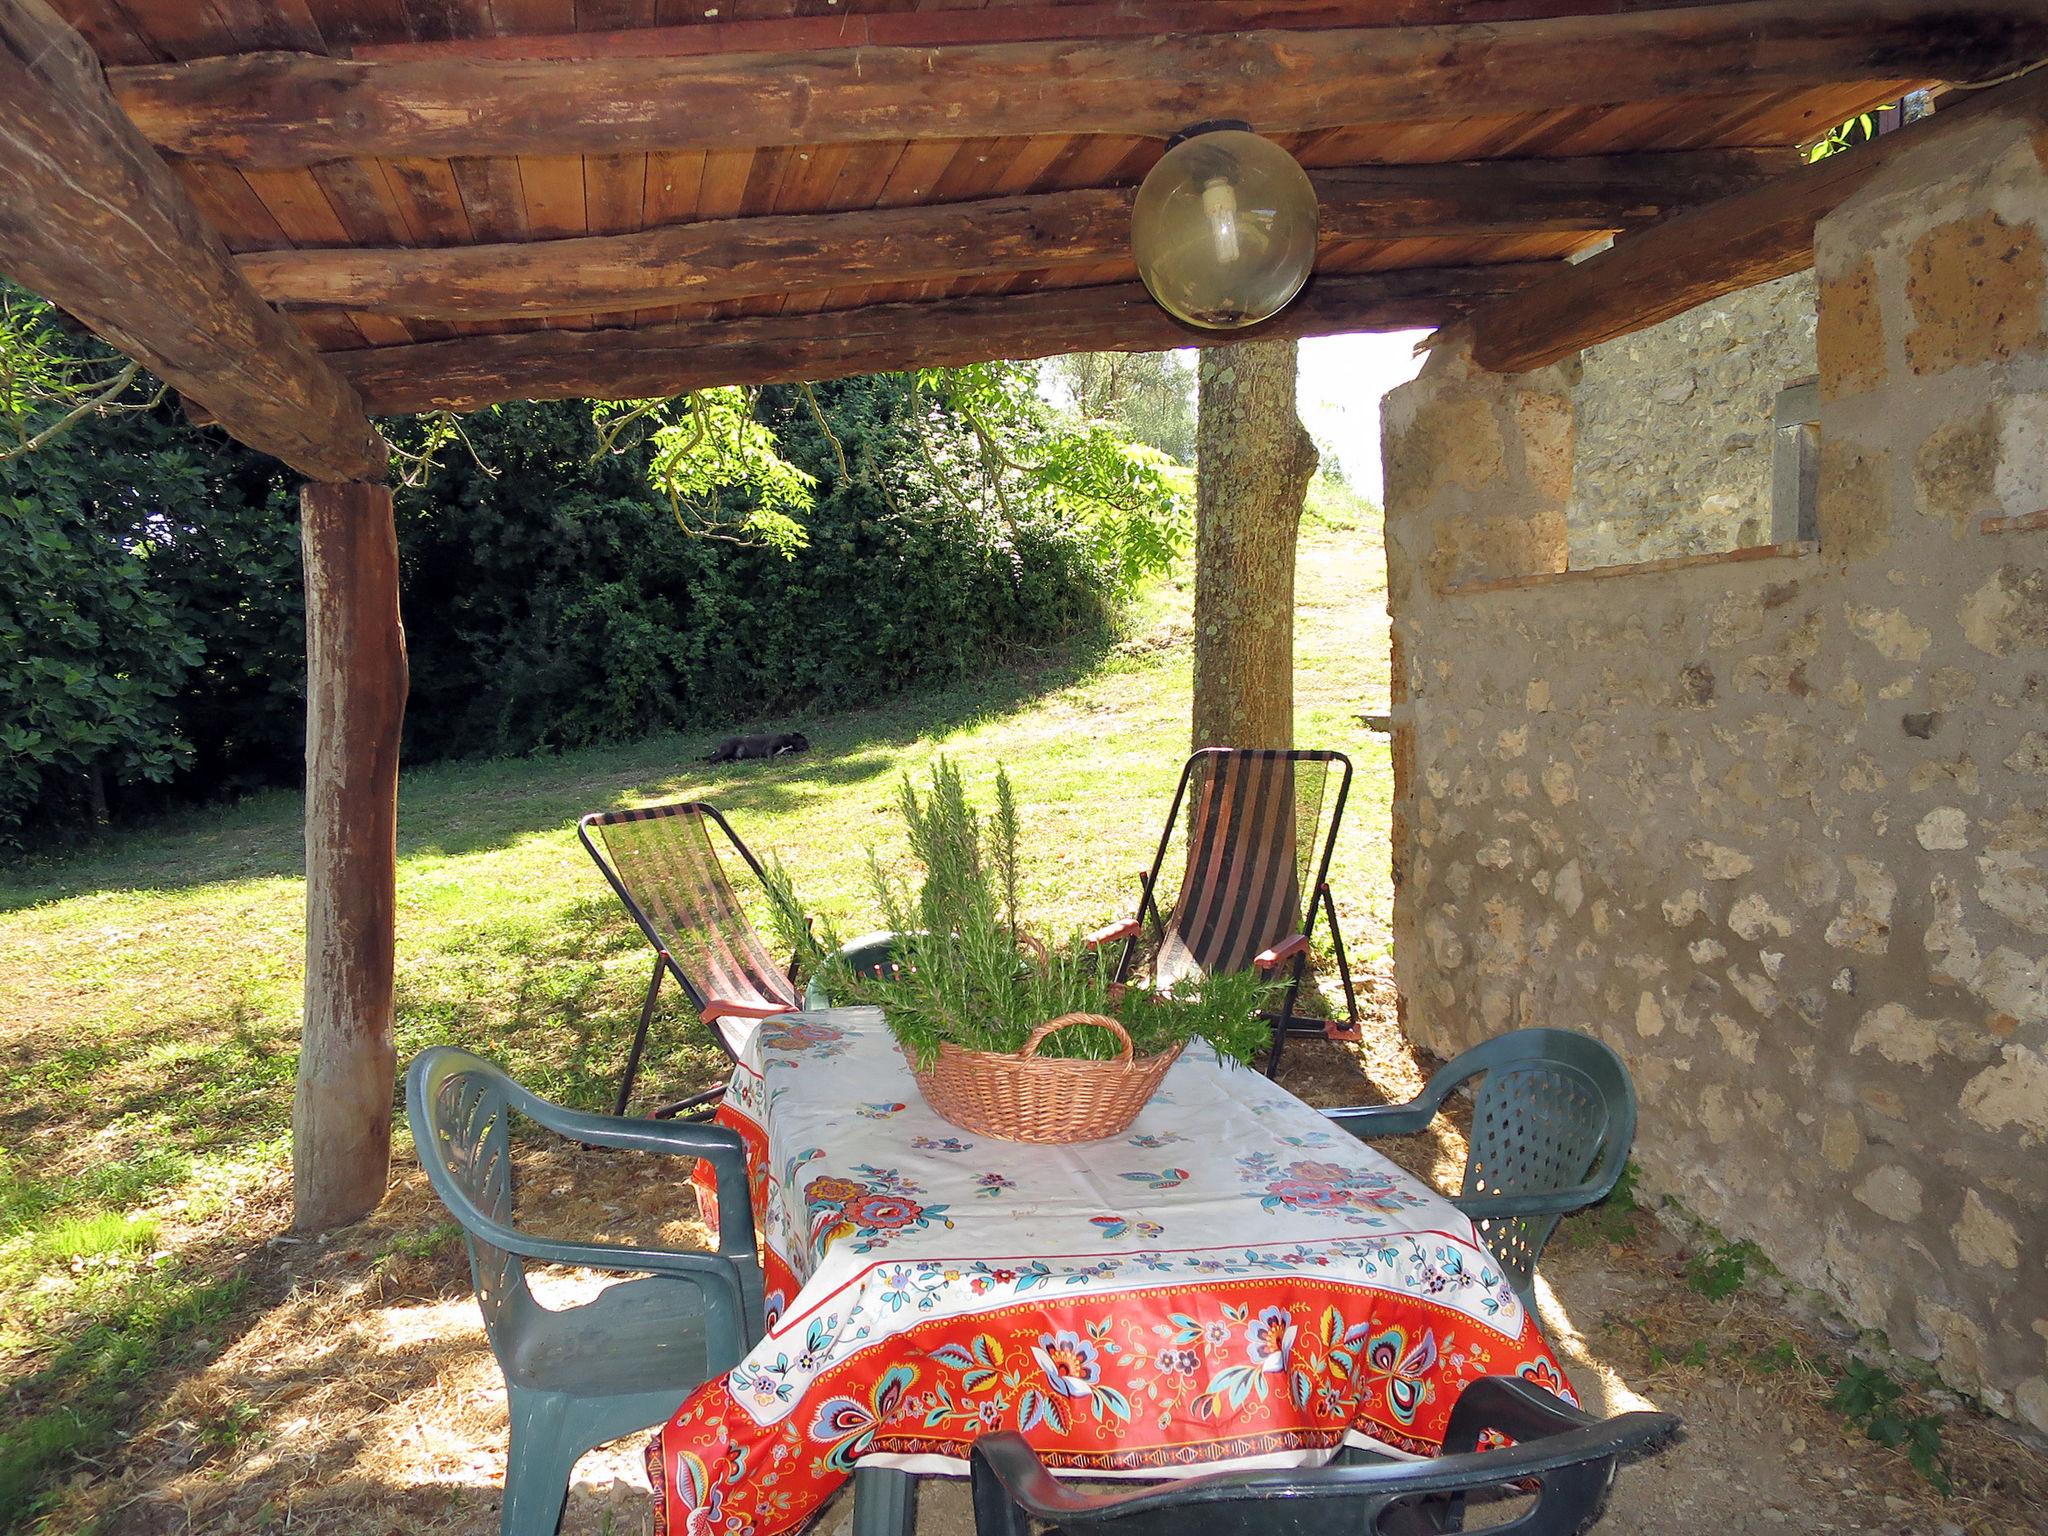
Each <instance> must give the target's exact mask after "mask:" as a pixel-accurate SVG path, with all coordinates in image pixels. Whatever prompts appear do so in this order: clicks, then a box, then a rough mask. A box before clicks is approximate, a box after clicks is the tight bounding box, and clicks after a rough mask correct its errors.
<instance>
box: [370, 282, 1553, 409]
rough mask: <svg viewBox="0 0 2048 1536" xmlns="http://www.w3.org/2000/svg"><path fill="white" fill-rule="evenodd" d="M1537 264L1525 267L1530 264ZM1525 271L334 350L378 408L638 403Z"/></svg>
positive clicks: (1129, 338)
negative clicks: (1184, 297) (1214, 300)
mask: <svg viewBox="0 0 2048 1536" xmlns="http://www.w3.org/2000/svg"><path fill="white" fill-rule="evenodd" d="M1543 270H1546V269H1545V268H1542V267H1539V268H1537V269H1536V272H1541V271H1543ZM1534 275H1535V273H1532V272H1531V271H1530V270H1529V269H1528V268H1518V267H1496V268H1483V269H1476V270H1475V269H1460V270H1453V271H1433V272H1393V273H1384V274H1379V275H1375V276H1370V277H1347V278H1335V279H1330V280H1324V279H1320V278H1319V279H1316V280H1315V281H1313V282H1311V283H1310V285H1309V287H1308V288H1307V289H1306V290H1305V291H1304V292H1303V294H1302V296H1301V298H1300V299H1298V300H1297V301H1296V302H1295V303H1294V304H1293V305H1292V306H1290V307H1289V308H1288V309H1287V310H1285V311H1284V312H1283V313H1282V314H1281V315H1280V316H1278V317H1277V318H1276V319H1274V320H1272V321H1269V322H1267V323H1266V325H1264V326H1260V327H1255V328H1253V329H1252V330H1249V331H1227V332H1221V331H1206V332H1197V331H1193V330H1191V329H1189V328H1187V327H1185V326H1182V325H1180V324H1179V323H1178V322H1176V321H1175V320H1174V319H1173V318H1172V317H1171V316H1169V315H1168V314H1167V313H1166V312H1165V311H1164V310H1162V309H1160V308H1159V307H1158V305H1156V304H1154V303H1153V302H1152V299H1151V296H1150V295H1149V294H1147V293H1146V292H1145V290H1144V288H1143V287H1142V286H1141V285H1139V284H1137V283H1123V284H1117V285H1115V286H1109V287H1096V288H1072V289H1057V290H1048V291H1045V292H1041V293H1034V294H1007V295H1002V296H998V297H993V298H965V299H942V300H937V301H932V302H926V303H918V304H890V305H878V306H873V307H870V308H867V309H859V310H847V311H840V312H838V313H835V314H822V315H820V314H798V315H774V316H765V317H757V318H753V319H742V318H732V319H725V320H720V321H716V322H691V323H683V324H678V325H670V326H653V327H644V328H641V329H638V330H620V331H599V332H594V333H590V334H574V333H568V332H561V331H529V332H525V333H522V334H519V335H516V336H489V337H468V338H463V339H460V340H456V341H447V342H435V343H428V344H424V345H416V346H409V347H387V348H378V349H374V350H369V351H361V352H338V353H334V354H332V361H333V363H334V365H335V366H336V367H337V368H339V369H340V370H341V371H342V372H343V374H344V376H346V377H347V378H349V379H350V380H351V381H352V382H353V383H354V384H355V385H356V387H357V388H358V389H359V390H360V391H362V393H363V396H364V398H365V399H366V400H368V401H370V402H371V404H372V405H373V407H374V408H375V409H377V410H379V411H380V412H397V411H419V410H430V409H436V408H441V407H446V408H451V409H455V410H473V409H475V408H476V407H478V406H482V405H488V404H491V403H494V402H496V401H500V400H511V399H559V398H564V397H573V396H584V395H600V396H611V397H614V398H642V397H646V396H653V395H673V394H680V393H684V392H686V391H688V390H691V389H701V388H706V387H709V386H713V385H721V384H764V383H775V382H780V381H785V380H791V379H802V378H810V379H822V378H840V377H844V376H846V375H849V374H855V373H875V372H887V371H891V370H896V369H902V368H908V367H926V366H928V367H940V366H954V365H959V364H963V363H970V362H982V361H987V360H988V359H990V358H996V357H1012V358H1025V357H1048V356H1053V355H1056V354H1059V353H1064V352H1088V351H1101V350H1105V349H1114V350H1126V351H1158V350H1161V349H1164V348H1169V347H1183V346H1205V345H1214V344H1218V343H1223V342H1230V341H1239V340H1244V339H1246V338H1248V337H1250V336H1255V335H1272V336H1280V335H1286V336H1307V335H1323V334H1331V333H1336V332H1341V331H1357V330H1374V329H1383V330H1405V329H1408V328H1410V327H1414V326H1419V325H1428V324H1431V323H1434V322H1437V321H1441V320H1442V319H1443V318H1444V317H1445V316H1446V314H1447V313H1454V312H1457V311H1459V310H1461V309H1464V308H1466V307H1468V306H1469V305H1471V304H1472V303H1474V302H1476V301H1477V300H1479V299H1480V298H1482V297H1484V296H1486V295H1488V294H1492V293H1498V292H1501V291H1506V290H1511V289H1513V288H1515V287H1518V286H1521V285H1523V284H1525V283H1527V282H1528V281H1530V280H1531V279H1532V278H1533V276H1534Z"/></svg>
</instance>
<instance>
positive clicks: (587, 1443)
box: [406, 1045, 762, 1536]
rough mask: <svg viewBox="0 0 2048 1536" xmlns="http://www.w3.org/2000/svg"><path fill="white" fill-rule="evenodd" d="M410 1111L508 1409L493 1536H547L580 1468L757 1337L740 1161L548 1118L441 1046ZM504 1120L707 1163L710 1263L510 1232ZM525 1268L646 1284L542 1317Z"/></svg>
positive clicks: (731, 1145) (716, 1148)
mask: <svg viewBox="0 0 2048 1536" xmlns="http://www.w3.org/2000/svg"><path fill="white" fill-rule="evenodd" d="M406 1104H407V1106H408V1108H409V1110H410V1111H411V1115H412V1129H413V1139H414V1140H415V1142H417V1144H418V1147H419V1157H420V1162H421V1164H422V1165H423V1166H424V1167H425V1168H426V1170H427V1177H428V1179H430V1180H431V1181H432V1182H433V1186H434V1193H435V1194H437V1195H439V1196H440V1197H441V1201H442V1203H443V1204H444V1205H446V1206H447V1207H448V1211H449V1214H450V1215H452V1216H453V1217H454V1218H455V1219H456V1221H458V1222H459V1223H461V1225H462V1233H463V1240H464V1241H465V1242H466V1243H467V1244H468V1245H469V1263H470V1270H471V1273H472V1274H473V1275H474V1276H475V1278H476V1295H477V1302H478V1305H479V1306H481V1307H482V1309H483V1314H484V1328H485V1331H486V1332H487V1333H489V1335H490V1340H491V1350H492V1352H493V1353H494V1354H496V1355H497V1357H498V1367H499V1369H500V1370H502V1371H503V1372H504V1375H505V1390H506V1394H507V1396H508V1397H509V1398H510V1399H511V1416H512V1445H511V1456H510V1459H509V1461H508V1462H507V1464H506V1469H505V1502H504V1508H503V1511H502V1513H501V1514H500V1516H499V1521H498V1528H499V1530H500V1531H501V1532H502V1533H504V1536H553V1533H554V1531H555V1529H556V1528H557V1527H558V1526H559V1525H560V1524H561V1520H562V1506H563V1503H564V1502H565V1501H566V1499H567V1497H568V1493H569V1475H570V1473H571V1472H572V1471H573V1470H574V1469H575V1466H576V1460H577V1458H578V1457H580V1456H581V1455H582V1454H583V1453H584V1452H585V1451H587V1450H590V1449H591V1448H593V1447H594V1446H598V1445H602V1444H603V1443H604V1442H605V1441H607V1440H616V1439H618V1438H619V1436H621V1435H629V1434H632V1433H633V1432H634V1431H635V1430H642V1429H648V1428H651V1427H652V1426H654V1425H656V1424H659V1423H661V1422H662V1421H663V1420H665V1419H667V1418H668V1417H669V1416H670V1415H671V1414H673V1413H674V1412H675V1411H676V1409H677V1408H678V1407H680V1406H681V1404H682V1401H683V1399H684V1398H685V1397H687V1396H688V1395H689V1394H690V1393H691V1392H692V1391H694V1390H695V1389H696V1388H697V1387H698V1386H699V1385H701V1384H702V1383H703V1382H705V1381H708V1380H710V1379H711V1378H712V1377H713V1376H716V1375H719V1374H721V1373H723V1372H725V1371H729V1370H731V1369H732V1368H733V1367H734V1366H735V1365H737V1364H739V1362H740V1359H741V1358H742V1357H743V1356H744V1355H745V1354H746V1352H747V1350H748V1348H749V1347H751V1345H752V1342H753V1341H754V1340H756V1339H758V1338H759V1337H760V1336H761V1332H762V1319H761V1305H762V1300H761V1292H762V1284H761V1270H760V1265H759V1264H758V1262H757V1261H756V1259H755V1256H754V1221H753V1207H752V1203H751V1201H750V1199H749V1196H748V1193H747V1162H746V1154H745V1152H744V1151H743V1150H742V1148H741V1145H740V1139H739V1137H738V1135H737V1134H736V1133H734V1132H733V1131H730V1130H728V1129H727V1128H725V1127H724V1126H716V1125H702V1124H691V1123H686V1122H679V1121H656V1120H619V1119H616V1118H614V1117H613V1116H610V1115H591V1114H584V1113H582V1112H580V1111H578V1110H572V1109H564V1108H562V1107H561V1106H560V1105H557V1104H550V1103H549V1102H548V1101H547V1100H545V1099H542V1098H538V1097H536V1096H535V1095H533V1094H531V1093H529V1092H527V1091H526V1090H525V1089H524V1088H522V1087H520V1086H519V1085H518V1084H517V1083H516V1082H514V1081H513V1080H512V1079H511V1078H510V1077H508V1076H507V1075H506V1074H505V1073H504V1072H503V1071H501V1070H500V1069H499V1068H497V1067H496V1066H494V1065H492V1064H491V1063H490V1062H488V1061H485V1060H484V1059H483V1058H482V1057H479V1056H472V1055H471V1054H470V1053H469V1052H467V1051H459V1050H456V1049H454V1048H453V1047H451V1046H445V1045H443V1046H435V1047H433V1048H432V1049H430V1050H425V1051H422V1052H421V1053H420V1054H419V1055H418V1056H417V1057H416V1058H414V1060H413V1063H412V1066H411V1068H410V1069H408V1071H407V1073H406ZM513 1110H517V1111H518V1112H519V1113H520V1114H522V1115H524V1116H526V1117H527V1118H528V1119H531V1120H534V1121H536V1122H538V1123H539V1124H541V1125H543V1126H545V1127H547V1128H548V1129H549V1130H551V1131H554V1132H556V1133H557V1134H559V1135H561V1136H565V1137H567V1138H569V1139H570V1140H572V1141H577V1142H582V1143H585V1144H587V1145H590V1146H599V1147H618V1148H624V1149H627V1150H632V1151H639V1152H664V1153H674V1154H679V1155H681V1156H684V1157H691V1158H698V1159H701V1160H703V1161H705V1162H708V1163H710V1164H711V1165H712V1168H713V1169H714V1170H715V1172H716V1174H717V1180H718V1209H719V1213H720V1215H721V1217H722V1220H721V1221H720V1223H719V1230H720V1239H719V1245H718V1252H716V1253H685V1252H677V1251H675V1250H672V1249H665V1248H635V1247H629V1246H626V1245H623V1244H619V1243H583V1242H564V1241H560V1240H557V1239H553V1238H539V1237H533V1236H530V1235H528V1234H527V1233H525V1232H522V1231H521V1230H519V1228H518V1227H517V1226H516V1225H515V1224H514V1220H513V1209H512V1207H513V1188H512V1160H511V1135H510V1131H511V1126H510V1122H511V1118H512V1114H511V1112H512V1111H513ZM529 1261H531V1262H537V1263H542V1264H569V1265H575V1266H577V1267H579V1268H584V1269H603V1270H616V1271H620V1272H622V1273H627V1274H643V1275H646V1276H647V1277H648V1278H646V1279H643V1280H629V1281H625V1282H622V1283H620V1284H617V1285H612V1286H608V1287H607V1288H606V1289H605V1290H604V1291H602V1292H600V1293H599V1295H598V1296H597V1297H596V1299H595V1300H592V1301H589V1302H586V1303H584V1304H583V1305H582V1306H578V1307H571V1308H567V1309H565V1310H563V1311H552V1310H550V1309H548V1308H546V1307H543V1306H542V1305H541V1304H540V1303H539V1302H538V1301H536V1300H535V1299H534V1297H533V1293H532V1292H531V1291H530V1290H529V1289H528V1288H527V1284H526V1264H527V1263H528V1262H529Z"/></svg>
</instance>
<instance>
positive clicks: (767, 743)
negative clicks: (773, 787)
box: [704, 731, 811, 763]
mask: <svg viewBox="0 0 2048 1536" xmlns="http://www.w3.org/2000/svg"><path fill="white" fill-rule="evenodd" d="M810 750H811V738H810V737H808V736H806V735H805V734H804V733H803V732H802V731H763V732H762V733H761V734H759V735H757V736H728V737H726V738H725V740H723V741H721V742H720V743H719V744H718V746H717V747H716V749H714V750H713V752H712V754H711V755H710V756H709V757H707V758H705V759H704V761H705V762H707V763H736V762H739V761H740V760H741V759H742V758H749V757H781V756H783V755H785V754H786V753H790V752H808V751H810Z"/></svg>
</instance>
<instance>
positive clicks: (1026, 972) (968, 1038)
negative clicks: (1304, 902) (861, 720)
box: [845, 758, 1273, 1066]
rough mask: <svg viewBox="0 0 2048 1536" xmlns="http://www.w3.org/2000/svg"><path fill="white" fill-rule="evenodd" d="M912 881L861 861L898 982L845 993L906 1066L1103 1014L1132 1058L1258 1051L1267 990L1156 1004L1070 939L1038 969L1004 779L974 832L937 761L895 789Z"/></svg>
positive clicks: (1072, 1039)
mask: <svg viewBox="0 0 2048 1536" xmlns="http://www.w3.org/2000/svg"><path fill="white" fill-rule="evenodd" d="M897 808H898V809H899V811H900V812H901V813H902V816H903V820H904V824H905V827H906V829H907V831H908V834H909V842H910V852H911V857H912V860H913V861H914V862H915V864H916V865H917V867H918V869H919V871H920V873H921V879H920V880H919V881H918V883H917V886H916V888H915V890H913V889H911V887H910V886H909V885H908V884H907V883H906V882H904V881H902V880H900V879H897V878H893V877H892V876H890V875H889V873H888V872H887V871H885V870H884V869H883V868H882V866H881V864H880V862H879V861H878V860H876V859H875V858H874V856H873V855H872V853H871V854H870V856H869V869H870V872H871V878H872V882H873V885H874V888H875V898H876V901H877V902H878V904H879V905H880V907H881V909H882V913H883V917H884V921H885V922H886V923H887V925H888V926H889V928H891V929H892V930H894V931H895V932H896V933H897V934H899V935H901V936H902V937H901V939H900V941H899V952H898V958H899V960H901V961H902V970H901V972H900V973H899V974H898V975H896V976H894V977H891V978H888V979H873V978H865V979H859V980H854V981H852V982H850V983H849V984H846V986H845V990H847V991H849V992H850V993H851V995H852V996H853V997H854V998H855V999H856V1000H858V1001H860V1002H864V1003H874V1004H877V1005H879V1006H880V1007H881V1008H882V1009H883V1010H884V1013H885V1015H886V1017H887V1018H888V1021H889V1027H890V1029H891V1030H892V1031H893V1032H894V1033H895V1035H896V1038H897V1039H898V1040H899V1041H901V1042H902V1044H903V1046H904V1048H905V1049H906V1050H908V1051H909V1052H910V1053H911V1055H912V1056H913V1057H914V1058H915V1059H916V1060H917V1062H918V1064H919V1065H920V1066H928V1065H930V1063H931V1062H932V1061H934V1060H935V1059H936V1058H937V1055H938V1050H939V1046H940V1045H941V1044H943V1043H946V1042H949V1041H950V1042H951V1043H952V1044H954V1045H957V1046H961V1047H963V1048H965V1049H969V1050H982V1051H1018V1050H1021V1049H1022V1048H1023V1046H1024V1042H1025V1041H1026V1040H1027V1039H1028V1038H1029V1037H1030V1035H1031V1033H1032V1031H1033V1030H1035V1029H1036V1028H1037V1027H1038V1026H1039V1025H1041V1024H1044V1023H1046V1022H1048V1021H1049V1020H1052V1019H1055V1018H1058V1017H1059V1016H1060V1015H1062V1014H1067V1013H1094V1014H1103V1015H1107V1016H1109V1017H1111V1018H1114V1019H1116V1020H1117V1022H1118V1023H1120V1024H1122V1025H1123V1026H1124V1028H1125V1030H1127V1031H1128V1032H1129V1034H1130V1036H1131V1044H1132V1047H1133V1049H1134V1050H1135V1051H1136V1052H1137V1054H1139V1055H1141V1056H1146V1055H1152V1054H1154V1053H1156V1052H1159V1051H1164V1050H1169V1049H1171V1048H1172V1047H1174V1046H1175V1045H1178V1044H1180V1043H1182V1042H1183V1041H1186V1040H1188V1039H1191V1038H1194V1037H1196V1036H1199V1037H1201V1038H1202V1039H1205V1040H1208V1041H1209V1042H1210V1043H1211V1044H1212V1045H1214V1046H1215V1047H1216V1049H1217V1051H1218V1052H1219V1053H1220V1054H1222V1055H1224V1056H1227V1057H1230V1058H1232V1059H1235V1060H1237V1061H1249V1060H1251V1058H1252V1056H1253V1054H1254V1053H1255V1052H1256V1051H1258V1050H1259V1049H1260V1048H1261V1047H1262V1046H1263V1045H1264V1044H1265V1043H1266V1042H1267V1040H1268V1038H1269V1036H1268V1032H1267V1026H1266V1024H1265V1023H1264V1021H1262V1020H1261V1019H1259V1018H1258V1017H1257V1014H1258V1010H1259V1009H1260V1008H1261V1007H1264V1006H1269V1005H1270V1003H1271V994H1272V991H1273V986H1272V984H1270V983H1268V982H1266V981H1264V980H1262V979H1261V978H1260V977H1258V976H1257V975H1255V974H1254V973H1252V972H1249V971H1246V972H1242V973H1239V974H1236V975H1228V976H1211V977H1204V978H1190V979H1188V980H1185V981H1183V982H1181V983H1180V984H1178V985H1176V986H1175V987H1174V988H1172V989H1171V990H1170V991H1168V992H1167V993H1165V994H1164V995H1158V994H1153V993H1149V992H1145V991H1142V990H1140V989H1136V988H1133V989H1130V990H1128V991H1127V990H1126V989H1124V988H1123V987H1120V986H1117V985H1115V984H1114V982H1113V980H1112V978H1111V974H1110V972H1109V969H1108V968H1107V967H1106V966H1105V965H1104V963H1103V957H1102V956H1099V955H1097V954H1096V953H1095V952H1094V951H1093V950H1091V949H1090V948H1089V947H1088V946H1087V944H1086V943H1085V942H1083V940H1082V939H1081V937H1080V936H1079V935H1078V934H1077V935H1074V936H1072V937H1070V938H1069V939H1067V940H1066V942H1065V943H1063V944H1059V945H1056V946H1053V947H1051V948H1049V949H1047V950H1046V951H1045V953H1044V954H1043V955H1042V956H1038V955H1031V954H1028V953H1026V951H1025V950H1024V949H1021V948H1020V945H1028V946H1032V947H1036V946H1035V945H1034V944H1033V941H1032V940H1030V939H1029V938H1028V936H1027V933H1026V930H1025V929H1024V927H1023V926H1022V924H1021V922H1020V920H1019V917H1018V911H1017V893H1018V884H1019V880H1018V867H1019V859H1018V846H1019V842H1020V818H1019V815H1018V811H1017V800H1016V795H1015V792H1014V790H1013V789H1012V786H1011V784H1010V777H1009V774H1008V773H1007V772H1003V771H998V773H997V775H996V808H995V813H994V815H993V816H991V817H989V818H987V819H986V820H984V819H983V817H982V816H981V815H980V814H979V813H977V812H976V810H975V809H974V807H973V805H972V804H971V803H970V802H969V801H968V798H967V790H966V784H965V781H964V779H963V778H962V776H961V773H960V770H959V769H958V768H957V767H956V766H954V765H953V764H952V763H950V762H948V761H946V760H945V759H943V758H942V759H940V760H939V761H938V762H937V763H936V764H934V765H933V768H932V778H931V787H930V790H929V791H928V792H924V793H921V792H920V791H919V789H918V787H917V786H916V785H915V784H914V783H913V782H912V781H911V780H910V779H909V778H908V777H906V778H905V779H904V781H903V784H902V787H901V789H900V790H899V791H898V794H897ZM1116 1051H1117V1041H1116V1038H1115V1036H1114V1035H1112V1034H1111V1033H1110V1032H1109V1031H1107V1030H1104V1029H1098V1028H1094V1027H1092V1026H1087V1025H1073V1026H1069V1027H1068V1028H1065V1029H1062V1030H1059V1031H1057V1032H1056V1033H1054V1034H1053V1035H1050V1036H1048V1037H1047V1038H1046V1039H1045V1040H1044V1041H1043V1042H1041V1044H1040V1046H1039V1054H1040V1055H1043V1056H1059V1057H1078V1058H1086V1059H1095V1060H1100V1059H1105V1058H1108V1057H1111V1056H1114V1055H1115V1054H1116Z"/></svg>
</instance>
